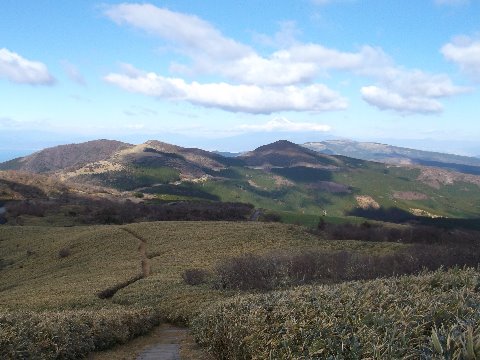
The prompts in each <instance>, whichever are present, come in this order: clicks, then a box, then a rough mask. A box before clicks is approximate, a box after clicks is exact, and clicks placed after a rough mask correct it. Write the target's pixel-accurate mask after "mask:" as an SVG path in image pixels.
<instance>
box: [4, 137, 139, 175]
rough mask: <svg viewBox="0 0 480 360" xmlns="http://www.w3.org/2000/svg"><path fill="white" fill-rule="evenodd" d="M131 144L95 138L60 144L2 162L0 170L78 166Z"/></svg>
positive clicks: (35, 170) (41, 170)
mask: <svg viewBox="0 0 480 360" xmlns="http://www.w3.org/2000/svg"><path fill="white" fill-rule="evenodd" d="M129 146H131V145H130V144H126V143H123V142H120V141H115V140H94V141H88V142H85V143H81V144H69V145H60V146H55V147H52V148H48V149H45V150H41V151H38V152H36V153H33V154H32V155H28V156H25V157H21V158H17V159H13V160H10V161H7V162H4V163H2V164H0V170H20V171H28V172H34V173H46V172H52V171H56V170H63V169H68V168H73V167H77V166H80V165H84V164H87V163H91V162H95V161H101V160H105V159H107V158H109V157H110V156H112V155H113V154H114V153H115V152H117V151H119V150H120V149H124V148H126V147H129Z"/></svg>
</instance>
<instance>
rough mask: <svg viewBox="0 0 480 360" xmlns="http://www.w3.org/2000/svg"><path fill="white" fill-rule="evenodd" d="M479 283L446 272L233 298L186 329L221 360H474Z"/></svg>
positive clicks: (475, 275)
mask: <svg viewBox="0 0 480 360" xmlns="http://www.w3.org/2000/svg"><path fill="white" fill-rule="evenodd" d="M479 284H480V273H479V272H478V271H476V270H472V269H470V270H460V269H452V270H450V271H448V272H444V271H442V270H439V271H437V272H434V273H426V274H421V275H418V276H405V277H396V278H389V279H378V280H371V281H368V282H359V281H357V282H348V283H343V284H338V285H331V286H325V285H322V286H303V287H298V288H295V289H292V290H286V291H278V292H271V293H267V294H260V295H247V296H236V297H234V298H232V299H229V300H227V301H225V302H220V303H218V304H215V305H213V306H211V307H210V308H209V309H208V310H207V311H205V312H204V313H202V314H201V315H199V316H198V317H197V318H195V320H194V321H193V324H192V327H193V330H194V333H195V335H196V337H197V340H198V341H199V342H200V343H201V344H203V345H205V346H207V347H208V349H209V350H210V351H211V352H212V353H213V354H214V355H215V356H216V357H217V358H219V359H287V358H288V359H311V358H322V359H365V358H369V359H405V358H415V359H430V358H438V359H440V358H441V359H476V358H478V357H479V356H480V333H479V332H478V326H479V323H480V312H479V311H478V308H479V306H480V293H479Z"/></svg>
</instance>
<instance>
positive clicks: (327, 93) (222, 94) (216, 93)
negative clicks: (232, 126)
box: [105, 71, 347, 114]
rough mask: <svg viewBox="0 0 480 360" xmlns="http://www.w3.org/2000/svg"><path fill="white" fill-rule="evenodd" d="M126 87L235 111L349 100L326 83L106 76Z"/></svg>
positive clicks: (335, 105) (322, 107) (324, 106)
mask: <svg viewBox="0 0 480 360" xmlns="http://www.w3.org/2000/svg"><path fill="white" fill-rule="evenodd" d="M105 80H106V81H107V82H109V83H111V84H114V85H116V86H119V87H121V88H123V89H125V90H128V91H131V92H135V93H141V94H145V95H148V96H153V97H157V98H162V99H168V100H177V101H187V102H190V103H192V104H196V105H201V106H205V107H216V108H221V109H224V110H228V111H233V112H245V113H253V114H269V113H272V112H278V111H328V110H341V109H345V108H346V107H347V101H346V100H345V99H344V98H343V97H341V96H340V95H339V94H338V93H336V92H335V91H333V90H331V89H329V88H328V87H326V86H325V85H321V84H314V85H309V86H305V87H298V86H293V85H292V86H284V87H261V86H257V85H231V84H227V83H223V82H221V83H207V84H201V83H198V82H191V83H187V82H185V81H184V80H183V79H179V78H168V77H163V76H160V75H157V74H155V73H145V72H140V71H137V72H136V73H135V72H130V73H127V74H116V73H112V74H109V75H107V76H106V77H105Z"/></svg>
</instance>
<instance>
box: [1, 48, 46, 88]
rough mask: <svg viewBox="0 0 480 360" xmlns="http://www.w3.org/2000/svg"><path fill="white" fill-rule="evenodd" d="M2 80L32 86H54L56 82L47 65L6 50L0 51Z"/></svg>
mask: <svg viewBox="0 0 480 360" xmlns="http://www.w3.org/2000/svg"><path fill="white" fill-rule="evenodd" d="M0 78H6V79H8V80H9V81H11V82H14V83H19V84H30V85H52V84H53V83H54V82H55V79H54V78H53V76H52V75H50V73H49V72H48V69H47V66H46V65H45V64H43V63H41V62H38V61H31V60H27V59H25V58H24V57H22V56H20V55H19V54H17V53H14V52H12V51H10V50H8V49H5V48H2V49H0Z"/></svg>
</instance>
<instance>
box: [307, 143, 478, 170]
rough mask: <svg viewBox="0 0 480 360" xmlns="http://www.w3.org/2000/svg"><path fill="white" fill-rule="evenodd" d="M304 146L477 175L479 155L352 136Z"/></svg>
mask: <svg viewBox="0 0 480 360" xmlns="http://www.w3.org/2000/svg"><path fill="white" fill-rule="evenodd" d="M303 146H305V147H306V148H308V149H312V150H315V151H318V152H320V153H323V154H330V155H343V156H349V157H353V158H356V159H362V160H369V161H378V162H383V163H387V164H399V165H424V166H435V167H439V168H443V169H449V170H454V171H459V172H463V173H466V174H474V175H480V159H479V158H476V157H468V156H460V155H452V154H444V153H439V152H432V151H422V150H414V149H409V148H404V147H398V146H391V145H385V144H379V143H373V142H357V141H352V140H326V141H321V142H308V143H305V144H303Z"/></svg>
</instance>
